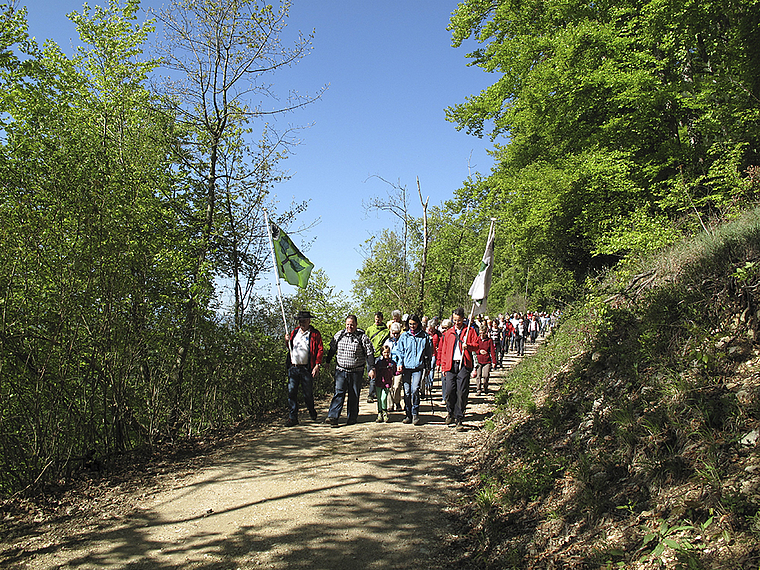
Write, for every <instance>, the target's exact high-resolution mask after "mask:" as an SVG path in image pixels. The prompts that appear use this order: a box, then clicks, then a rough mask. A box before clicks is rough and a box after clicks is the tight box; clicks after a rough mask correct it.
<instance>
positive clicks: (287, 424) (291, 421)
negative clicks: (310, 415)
mask: <svg viewBox="0 0 760 570" xmlns="http://www.w3.org/2000/svg"><path fill="white" fill-rule="evenodd" d="M297 425H298V420H294V419H293V418H288V421H286V422H285V427H293V426H297Z"/></svg>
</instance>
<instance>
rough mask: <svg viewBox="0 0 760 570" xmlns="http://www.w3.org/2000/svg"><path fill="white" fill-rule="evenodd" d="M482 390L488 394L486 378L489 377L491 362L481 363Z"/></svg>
mask: <svg viewBox="0 0 760 570" xmlns="http://www.w3.org/2000/svg"><path fill="white" fill-rule="evenodd" d="M482 372H483V392H485V393H486V394H488V379H489V378H490V377H491V363H490V362H489V363H488V364H484V365H483V371H482Z"/></svg>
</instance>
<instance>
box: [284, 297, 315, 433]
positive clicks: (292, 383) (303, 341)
mask: <svg viewBox="0 0 760 570" xmlns="http://www.w3.org/2000/svg"><path fill="white" fill-rule="evenodd" d="M312 318H314V315H312V314H311V313H310V312H309V311H298V315H296V319H298V327H296V328H295V329H293V332H291V333H290V337H289V338H288V357H287V361H286V366H287V369H288V409H289V417H288V421H286V422H285V426H286V427H293V426H295V425H298V385H299V384H300V385H301V390H302V391H303V399H304V401H305V402H306V408H307V409H308V410H309V415H310V416H311V419H312V421H315V420H316V419H317V410H316V409H315V408H314V378H316V377H317V375H318V374H319V366H320V365H321V364H322V354H323V352H324V347H323V345H322V335H321V334H320V332H319V331H318V330H317V329H315V328H314V327H313V326H311V319H312Z"/></svg>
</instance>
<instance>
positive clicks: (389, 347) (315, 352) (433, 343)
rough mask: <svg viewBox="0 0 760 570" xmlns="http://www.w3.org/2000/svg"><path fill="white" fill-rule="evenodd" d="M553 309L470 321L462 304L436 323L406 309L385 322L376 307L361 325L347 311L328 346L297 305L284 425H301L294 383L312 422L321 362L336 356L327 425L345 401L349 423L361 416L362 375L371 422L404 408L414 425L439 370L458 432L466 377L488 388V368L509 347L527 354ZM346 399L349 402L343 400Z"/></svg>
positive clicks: (551, 320) (481, 389)
mask: <svg viewBox="0 0 760 570" xmlns="http://www.w3.org/2000/svg"><path fill="white" fill-rule="evenodd" d="M558 316H559V315H558V313H553V314H551V315H548V314H546V313H528V314H525V315H523V314H520V313H514V314H513V315H512V316H509V315H506V316H505V315H503V314H500V315H499V316H498V317H496V318H494V319H489V318H488V317H484V316H482V315H481V316H479V317H478V318H477V319H474V320H472V322H469V321H468V319H467V318H466V316H465V312H464V309H463V308H462V307H459V308H457V309H456V310H455V311H454V312H453V313H452V315H451V318H450V319H444V320H443V321H441V322H440V324H439V321H438V319H435V318H433V319H428V318H427V317H424V316H423V317H422V318H420V317H418V316H417V315H403V316H402V314H401V311H399V310H394V311H393V312H392V313H391V320H390V321H389V322H387V323H386V322H384V320H383V314H382V313H381V312H377V313H375V318H374V323H373V324H372V325H370V326H369V327H367V329H366V330H362V329H360V328H359V326H358V324H359V323H358V319H357V317H356V315H348V316H347V317H346V322H345V328H344V329H343V330H341V331H339V332H338V333H336V334H335V336H334V337H333V338H332V339H331V341H330V348H329V349H328V350H327V351H326V352H325V350H324V344H323V341H322V335H321V334H320V332H319V330H317V329H316V328H315V327H314V326H312V325H311V319H312V318H313V315H312V314H311V313H310V312H309V311H300V312H299V313H298V315H297V316H296V319H297V320H298V326H297V327H296V328H294V329H293V330H292V331H291V333H290V334H289V336H288V356H287V364H286V366H287V370H288V412H289V416H288V419H287V421H286V422H285V425H286V426H288V427H292V426H295V425H297V424H298V389H299V388H300V389H301V392H302V396H303V399H304V403H305V404H306V408H307V410H308V412H309V416H310V417H311V419H312V421H316V420H317V411H316V408H315V407H314V378H316V377H317V375H318V374H319V370H320V367H321V366H322V364H323V363H329V362H330V361H331V360H332V358H333V357H335V359H336V366H335V392H334V394H333V397H332V400H331V402H330V407H329V410H328V412H327V418H326V420H325V422H326V423H329V424H331V425H332V426H334V427H337V426H338V425H339V418H340V416H341V413H342V411H343V407H344V405H345V406H346V418H347V419H346V425H352V424H355V423H356V422H357V421H358V417H359V401H360V395H361V389H362V384H363V380H364V373H365V371H366V373H367V376H368V378H369V394H368V398H367V401H368V402H369V403H373V402H376V403H377V419H376V420H375V421H376V422H388V421H390V413H391V412H403V414H404V419H403V420H402V423H404V424H412V425H419V424H420V422H421V420H420V413H419V411H420V401H421V399H422V398H423V397H424V396H425V395H426V394H428V395H429V396H430V397H431V399H432V390H433V384H434V380H435V378H436V372H437V371H438V372H439V373H440V378H441V403H442V404H443V405H445V406H446V412H447V414H446V420H445V423H446V425H449V426H453V427H455V428H456V429H457V431H461V430H463V429H464V425H463V421H464V417H465V410H466V408H467V400H468V396H469V390H470V378H471V377H474V378H475V379H476V390H477V395H481V394H487V393H488V381H489V377H490V373H491V370H492V369H497V368H501V367H502V362H503V357H504V355H505V354H508V353H509V352H510V351H515V352H516V354H517V356H522V355H523V354H524V353H525V343H526V341H527V342H531V343H533V342H535V341H536V339H537V338H538V336H539V335H540V336H544V335H545V334H546V333H547V332H549V331H550V330H551V329H552V327H553V326H554V325H555V324H556V320H557V318H558ZM346 399H348V402H347V403H346Z"/></svg>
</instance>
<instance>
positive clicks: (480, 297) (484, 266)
mask: <svg viewBox="0 0 760 570" xmlns="http://www.w3.org/2000/svg"><path fill="white" fill-rule="evenodd" d="M495 236H496V229H495V228H494V221H493V220H491V228H490V229H489V230H488V242H486V251H485V253H484V254H483V261H481V262H480V269H479V270H478V275H477V277H475V281H473V282H472V287H470V291H469V295H470V298H472V300H473V301H475V302H476V303H477V305H478V307H480V308H481V311H478V312H479V313H480V312H482V311H485V305H486V299H487V297H488V290H489V289H490V288H491V276H492V275H493V261H494V258H493V246H494V237H495Z"/></svg>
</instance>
